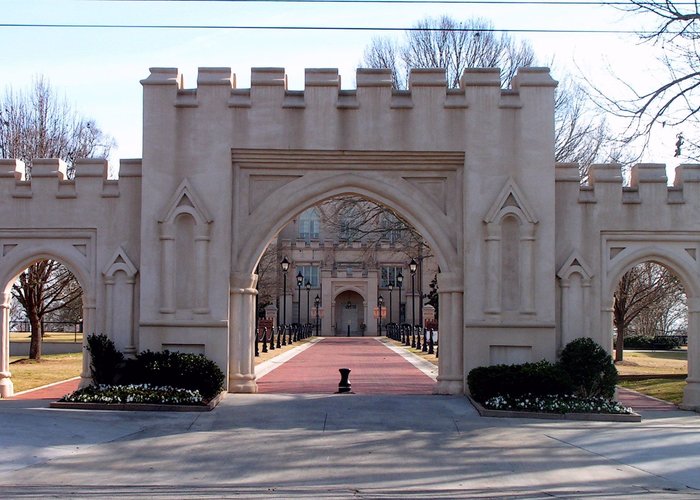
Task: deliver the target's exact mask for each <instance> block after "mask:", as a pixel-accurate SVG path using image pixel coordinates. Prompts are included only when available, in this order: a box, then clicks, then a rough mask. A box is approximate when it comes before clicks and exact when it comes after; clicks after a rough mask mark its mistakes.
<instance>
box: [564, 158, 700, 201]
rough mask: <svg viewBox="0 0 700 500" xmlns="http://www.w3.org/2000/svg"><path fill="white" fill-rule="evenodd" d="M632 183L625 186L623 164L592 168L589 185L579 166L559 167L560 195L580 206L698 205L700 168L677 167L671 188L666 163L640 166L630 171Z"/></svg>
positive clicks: (694, 166) (567, 165) (589, 174)
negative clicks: (595, 204)
mask: <svg viewBox="0 0 700 500" xmlns="http://www.w3.org/2000/svg"><path fill="white" fill-rule="evenodd" d="M629 179H630V182H629V185H628V186H625V185H624V179H623V175H622V166H621V165H620V164H594V165H591V167H590V169H589V171H588V179H587V182H586V183H581V177H580V173H579V166H578V164H574V163H559V164H557V165H556V182H557V195H558V196H566V197H569V200H572V199H573V197H575V199H576V201H577V202H578V203H583V204H587V203H620V204H625V205H634V204H644V203H647V204H650V203H656V204H672V205H673V204H683V203H688V202H689V201H696V200H697V199H698V196H699V195H700V164H683V165H679V166H678V167H676V169H675V178H674V181H673V184H672V185H669V184H668V177H667V175H666V165H665V164H663V163H638V164H636V165H634V166H632V168H631V169H630V173H629ZM561 201H564V200H561Z"/></svg>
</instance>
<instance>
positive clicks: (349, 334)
mask: <svg viewBox="0 0 700 500" xmlns="http://www.w3.org/2000/svg"><path fill="white" fill-rule="evenodd" d="M349 336H350V325H348V337H349Z"/></svg>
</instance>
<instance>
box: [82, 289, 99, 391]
mask: <svg viewBox="0 0 700 500" xmlns="http://www.w3.org/2000/svg"><path fill="white" fill-rule="evenodd" d="M83 290H84V289H83ZM95 311H96V307H95V298H94V297H88V296H86V295H83V368H82V371H81V372H80V384H79V386H78V387H80V388H83V387H87V386H88V385H90V384H91V383H92V373H90V352H89V351H88V349H87V338H88V336H89V335H93V334H95V333H96V331H95V326H96V325H95V316H96V315H95Z"/></svg>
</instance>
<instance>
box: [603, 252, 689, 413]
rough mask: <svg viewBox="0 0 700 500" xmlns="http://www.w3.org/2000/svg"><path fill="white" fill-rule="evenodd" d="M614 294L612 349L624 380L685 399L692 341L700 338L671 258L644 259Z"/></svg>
mask: <svg viewBox="0 0 700 500" xmlns="http://www.w3.org/2000/svg"><path fill="white" fill-rule="evenodd" d="M612 295H613V297H612V325H613V335H614V337H613V341H612V345H613V349H612V350H613V358H614V359H615V363H616V366H617V368H618V372H619V373H620V375H621V378H622V380H621V383H622V385H623V386H627V387H630V388H633V389H638V390H641V391H642V392H646V393H648V394H650V395H655V396H660V397H661V398H662V399H666V400H669V401H671V402H673V403H677V404H680V403H682V400H683V392H684V389H685V386H686V381H685V379H686V377H687V376H688V373H689V371H688V368H689V362H691V360H690V359H689V357H688V346H689V343H690V344H693V343H697V342H698V340H697V339H691V338H690V336H689V329H688V327H689V324H688V318H689V315H688V297H687V294H686V287H685V286H684V283H683V280H682V279H681V278H680V276H679V275H678V274H677V273H676V272H674V268H673V267H672V266H671V265H669V264H668V263H660V262H657V261H655V260H644V261H642V262H638V263H635V264H633V265H631V266H628V267H627V268H626V269H625V270H624V272H623V274H622V275H621V276H620V277H619V279H618V280H617V283H616V285H615V288H614V291H613V294H612ZM629 378H633V379H634V380H628V379H629Z"/></svg>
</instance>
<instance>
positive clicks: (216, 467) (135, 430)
mask: <svg viewBox="0 0 700 500" xmlns="http://www.w3.org/2000/svg"><path fill="white" fill-rule="evenodd" d="M368 340H371V341H372V342H375V343H376V346H374V345H369V344H368V345H367V346H365V347H367V348H369V349H370V350H371V351H372V352H375V353H377V352H378V353H380V354H379V355H380V356H381V357H382V358H383V357H386V356H389V354H391V353H389V354H388V353H387V352H388V349H386V347H385V346H382V345H381V344H379V343H378V342H377V341H376V339H368ZM325 342H327V340H323V341H322V342H320V343H319V345H317V346H315V347H318V346H322V345H323V343H325ZM326 346H327V347H328V346H330V344H326ZM365 347H363V349H364V348H365ZM376 347H379V348H381V349H383V350H379V351H375V348H376ZM311 349H312V348H305V350H304V349H300V351H301V354H299V351H297V352H295V353H292V354H288V355H287V354H285V356H287V361H286V362H285V363H280V362H279V360H278V361H277V362H275V363H276V364H275V365H272V364H269V365H267V367H265V366H261V367H258V368H259V370H260V373H261V374H262V373H264V372H266V375H265V376H264V377H262V378H261V384H262V383H263V382H264V381H265V378H267V377H271V376H273V375H274V374H275V373H276V372H278V374H283V373H284V372H283V371H282V370H283V368H279V367H278V368H276V369H274V370H271V369H270V368H271V367H273V366H280V365H281V366H282V367H284V365H285V364H287V363H291V361H293V360H294V359H297V363H299V362H303V361H304V359H305V358H304V357H303V354H304V352H307V353H308V352H309V351H311ZM399 350H400V349H399ZM318 352H321V351H317V353H318ZM354 352H355V351H354ZM295 354H296V356H295ZM311 354H313V353H311ZM330 356H335V355H330ZM372 359H375V360H376V359H377V358H372ZM307 361H308V360H307ZM336 361H337V359H336ZM392 363H393V361H392ZM290 366H292V365H290ZM358 366H359V365H358ZM423 368H424V369H425V370H427V371H428V372H430V367H425V366H424V367H423ZM406 369H407V368H406V367H405V366H402V367H401V368H400V370H406ZM414 370H415V371H413V372H411V376H412V377H416V379H417V380H421V377H425V379H427V380H428V381H429V382H430V383H432V379H431V377H428V376H426V375H423V374H422V373H421V372H420V371H418V370H417V369H414ZM361 371H362V370H360V372H361ZM353 373H354V372H353ZM360 378H362V377H360ZM374 378H376V375H371V376H369V377H368V379H369V380H370V381H371V380H373V379H374ZM400 378H401V377H400ZM270 380H272V379H270ZM333 380H334V384H336V385H334V386H333V388H332V390H335V389H337V381H336V379H335V378H334V379H333ZM351 380H352V376H351ZM358 385H360V384H359V380H358ZM353 388H354V385H353ZM324 390H325V388H324ZM358 390H359V387H358ZM370 392H371V391H370ZM642 415H643V417H644V420H643V421H642V422H641V423H621V422H618V423H610V422H580V421H579V422H577V421H553V420H534V419H510V418H482V417H479V416H478V414H477V413H476V411H475V410H474V409H473V407H472V406H471V405H470V403H469V402H468V400H467V399H466V398H464V397H457V396H434V395H425V394H413V395H396V394H382V395H378V394H371V393H367V394H342V395H340V394H330V393H328V394H314V395H308V394H306V395H302V394H248V395H244V394H236V395H233V394H229V395H227V396H226V397H225V398H224V400H223V401H222V402H221V404H220V405H219V407H218V408H216V409H215V410H214V411H213V412H211V413H196V414H194V413H172V414H168V413H142V412H117V411H86V410H57V409H49V408H48V402H47V401H46V400H20V399H17V400H0V428H1V429H2V431H1V432H0V449H1V450H2V453H1V454H0V495H2V497H3V498H46V497H67V496H71V497H74V498H120V499H122V498H142V497H152V498H182V497H189V498H285V499H286V498H302V497H303V498H323V499H357V498H377V499H388V498H392V499H393V498H402V499H403V498H407V499H412V498H421V499H446V498H450V499H451V498H516V499H539V498H543V499H544V498H553V497H554V498H577V499H578V498H615V499H620V498H624V499H627V498H630V499H631V498H637V497H647V498H650V499H651V498H653V499H657V498H696V497H697V498H700V416H699V415H697V414H696V413H692V412H685V411H680V410H677V409H674V408H669V407H668V406H665V407H663V408H662V409H660V408H654V407H653V406H649V407H648V409H644V410H642Z"/></svg>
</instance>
